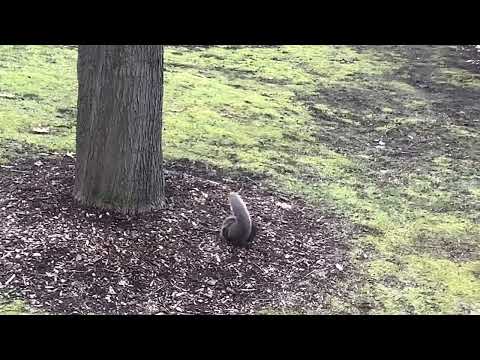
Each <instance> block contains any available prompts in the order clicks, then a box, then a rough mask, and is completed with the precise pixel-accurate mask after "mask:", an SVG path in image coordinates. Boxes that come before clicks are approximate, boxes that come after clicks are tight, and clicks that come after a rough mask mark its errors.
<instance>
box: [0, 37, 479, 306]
mask: <svg viewBox="0 0 480 360" xmlns="http://www.w3.org/2000/svg"><path fill="white" fill-rule="evenodd" d="M165 62H166V73H165V116H164V120H165V127H166V129H165V149H164V151H165V156H166V158H167V159H179V158H188V159H191V160H201V161H204V162H208V163H210V164H213V165H216V166H220V167H223V168H226V169H229V170H231V171H237V170H242V171H249V172H253V173H258V174H262V175H265V176H266V178H267V181H268V182H269V184H270V185H272V186H275V187H277V188H280V189H282V190H283V191H287V192H291V193H295V194H300V195H302V196H303V197H305V198H306V199H308V200H309V201H311V202H312V203H314V204H316V205H317V206H320V207H323V206H324V207H329V208H334V209H335V210H336V211H338V212H340V213H342V214H345V215H347V216H348V217H350V219H351V220H352V221H354V222H357V223H359V224H362V225H364V226H366V227H367V228H369V229H371V230H372V231H371V232H370V234H368V235H365V236H364V237H362V238H359V239H356V240H352V251H351V258H352V261H353V262H354V264H355V266H356V267H357V269H358V270H359V274H360V275H359V277H357V278H355V279H352V280H351V281H350V282H348V283H345V284H344V286H345V287H349V288H352V289H354V290H355V291H354V294H353V296H352V298H351V299H337V298H332V299H330V305H331V308H330V309H329V310H330V311H332V312H347V313H358V312H361V311H360V310H359V307H358V304H359V303H361V302H365V301H366V302H368V303H369V304H371V308H370V309H369V312H370V313H388V314H398V313H409V314H431V313H434V314H458V313H462V314H464V313H478V312H479V311H480V243H479V241H480V225H479V220H480V218H479V214H480V211H479V210H480V183H479V181H478V179H479V175H480V174H479V171H480V170H479V169H478V166H475V164H478V161H479V160H480V158H479V157H480V149H479V145H478V144H479V141H478V137H479V130H478V126H472V124H473V125H475V124H474V121H475V119H478V118H479V116H480V109H479V108H478V101H477V100H478V96H479V95H480V87H479V84H480V82H479V75H478V74H475V73H472V72H471V71H470V70H469V69H467V68H464V67H462V63H461V62H460V61H459V59H458V56H457V55H455V54H452V52H451V51H450V50H449V47H446V46H439V47H393V46H392V47H389V46H384V47H368V46H363V47H360V46H353V47H349V46H279V47H273V46H271V47H248V46H245V47H234V48H233V47H229V46H215V47H191V46H190V47H180V46H178V47H167V48H166V55H165ZM76 86H77V84H76V50H75V49H74V48H71V47H59V46H0V144H2V147H1V148H0V162H1V161H3V162H6V161H8V159H9V158H11V157H12V156H19V155H21V154H22V151H24V150H23V148H22V144H30V145H38V146H41V147H43V148H47V149H50V150H54V151H74V141H75V139H74V133H75V112H76V109H75V106H76ZM462 112H463V114H462ZM462 119H463V120H462ZM477 121H478V120H477ZM465 123H468V124H469V125H465ZM35 127H46V128H48V129H49V131H50V133H49V134H47V135H44V134H42V135H39V134H35V133H32V129H33V128H35ZM382 144H383V145H382ZM399 154H400V155H399ZM272 311H274V310H272ZM288 311H289V310H288V309H282V310H281V311H280V312H281V313H285V312H288Z"/></svg>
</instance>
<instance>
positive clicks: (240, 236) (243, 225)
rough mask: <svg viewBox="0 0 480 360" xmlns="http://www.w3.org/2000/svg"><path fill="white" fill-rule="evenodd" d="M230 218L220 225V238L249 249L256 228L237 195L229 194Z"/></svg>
mask: <svg viewBox="0 0 480 360" xmlns="http://www.w3.org/2000/svg"><path fill="white" fill-rule="evenodd" d="M229 201H230V208H231V211H232V214H233V215H231V216H228V217H227V218H226V219H225V220H224V221H223V224H222V227H221V230H220V233H221V236H222V237H223V238H224V239H225V240H226V241H228V242H229V243H230V244H232V245H234V246H239V247H250V246H251V244H252V241H253V239H254V238H255V235H256V234H257V228H256V226H255V225H254V224H253V221H252V218H251V217H250V214H249V212H248V209H247V206H246V205H245V203H244V202H243V199H242V198H241V197H240V195H239V194H237V193H234V192H232V193H230V196H229Z"/></svg>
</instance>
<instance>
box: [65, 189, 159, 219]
mask: <svg viewBox="0 0 480 360" xmlns="http://www.w3.org/2000/svg"><path fill="white" fill-rule="evenodd" d="M73 198H74V200H75V201H76V202H77V203H79V204H80V205H81V206H84V207H96V208H99V209H105V210H115V211H117V212H119V213H121V214H125V215H134V214H141V213H146V212H149V211H153V210H160V209H163V208H164V207H165V201H161V200H160V201H159V202H158V203H155V204H148V205H144V206H139V207H135V208H126V207H125V206H124V205H122V204H112V203H104V202H101V201H99V200H95V201H92V200H89V199H86V198H85V197H84V196H82V195H81V194H78V193H77V194H74V195H73Z"/></svg>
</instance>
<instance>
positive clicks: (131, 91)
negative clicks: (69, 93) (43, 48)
mask: <svg viewBox="0 0 480 360" xmlns="http://www.w3.org/2000/svg"><path fill="white" fill-rule="evenodd" d="M77 66H78V69H77V70H78V104H77V106H78V116H77V134H76V135H77V139H76V141H77V143H76V176H75V187H74V197H75V199H76V200H77V201H79V202H80V203H81V204H83V205H86V206H97V207H100V208H106V209H117V210H120V211H122V212H124V213H138V212H143V211H148V210H150V209H152V208H158V207H161V206H162V205H163V202H164V177H163V167H162V164H163V156H162V101H163V47H162V46H160V45H133V46H131V45H112V46H106V45H80V46H79V48H78V65H77Z"/></svg>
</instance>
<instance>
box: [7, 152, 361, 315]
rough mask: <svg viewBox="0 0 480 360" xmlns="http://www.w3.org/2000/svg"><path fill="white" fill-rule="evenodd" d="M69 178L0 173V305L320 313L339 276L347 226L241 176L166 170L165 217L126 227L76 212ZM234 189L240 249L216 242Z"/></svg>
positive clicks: (54, 168)
mask: <svg viewBox="0 0 480 360" xmlns="http://www.w3.org/2000/svg"><path fill="white" fill-rule="evenodd" d="M74 168H75V162H74V159H73V158H71V157H68V156H59V155H48V154H44V155H43V156H39V157H36V158H35V159H24V160H18V161H16V162H15V163H12V164H10V165H9V166H2V167H0V219H1V222H0V294H2V296H4V297H7V298H21V299H24V300H26V301H27V302H28V304H29V305H30V306H33V307H35V308H38V309H40V310H42V311H47V312H50V313H68V314H75V313H80V314H248V313H255V312H258V311H259V310H262V309H271V310H275V309H276V310H278V309H296V310H299V309H302V310H316V311H322V309H325V306H326V301H327V300H328V295H338V294H339V291H340V290H339V289H338V288H337V287H336V283H337V282H338V281H339V280H341V278H342V277H345V276H347V274H348V271H349V269H350V265H349V263H348V256H347V251H348V248H347V242H348V240H350V239H351V238H352V237H353V236H354V235H355V234H356V233H357V232H358V229H357V228H356V227H354V226H353V225H352V224H351V223H349V222H347V221H346V220H344V219H341V218H339V217H337V216H334V215H328V214H325V213H322V212H321V211H320V210H318V209H315V208H312V207H309V206H307V205H306V204H305V203H304V202H302V201H301V200H299V199H292V198H286V197H285V196H282V195H279V194H275V193H272V192H270V191H268V190H267V189H265V188H263V187H261V186H260V185H258V184H257V183H256V182H255V181H250V180H247V178H243V179H240V180H232V179H227V178H224V177H223V176H221V175H220V174H219V173H217V172H216V171H212V170H209V169H208V168H206V167H204V166H198V165H197V164H192V163H188V162H175V163H167V166H166V168H167V170H168V172H167V174H166V185H167V198H168V204H167V206H166V208H165V209H163V210H159V211H154V212H152V213H149V214H143V215H139V216H134V217H132V216H127V215H122V214H118V213H113V212H111V211H110V212H109V211H105V210H100V209H91V208H82V207H80V206H79V205H77V204H76V203H75V202H74V201H73V199H72V196H71V192H72V188H73V182H74ZM239 190H241V193H242V195H243V196H244V198H245V200H246V202H247V203H248V205H249V208H250V211H251V214H252V216H253V217H254V221H255V222H256V224H257V226H258V235H257V238H256V240H255V243H254V245H253V247H252V248H251V249H237V248H232V247H231V246H229V245H228V244H227V243H225V242H224V241H223V240H222V239H221V238H220V237H219V231H218V228H219V225H220V224H221V222H222V220H223V218H224V216H226V215H227V213H228V211H229V206H228V204H227V195H228V192H229V191H239Z"/></svg>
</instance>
